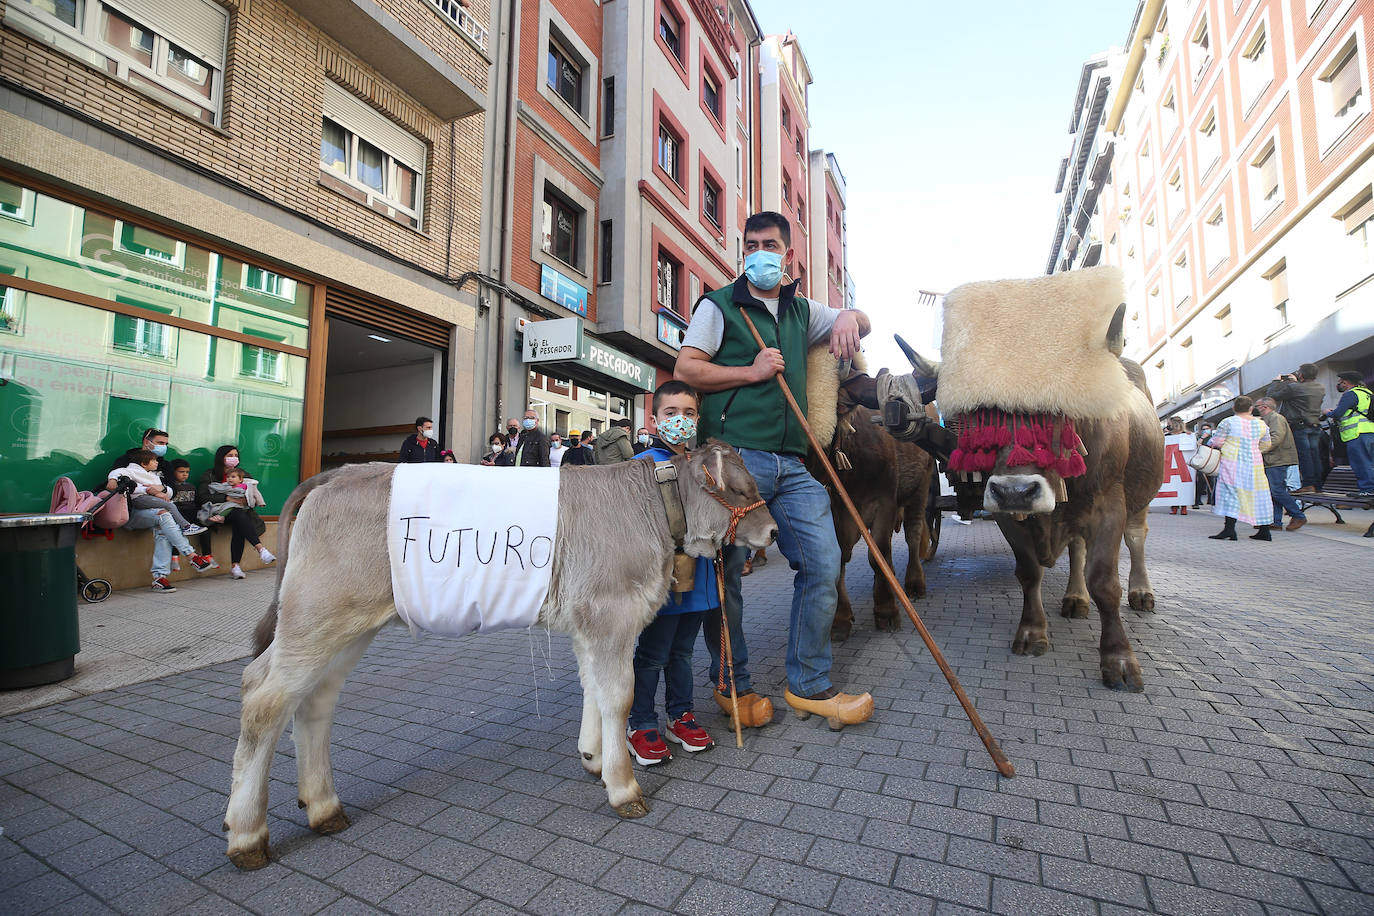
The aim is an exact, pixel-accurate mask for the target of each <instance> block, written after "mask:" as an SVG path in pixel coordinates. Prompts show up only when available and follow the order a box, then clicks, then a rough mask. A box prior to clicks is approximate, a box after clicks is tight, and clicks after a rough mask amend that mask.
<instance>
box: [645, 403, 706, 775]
mask: <svg viewBox="0 0 1374 916" xmlns="http://www.w3.org/2000/svg"><path fill="white" fill-rule="evenodd" d="M653 410H654V422H655V424H656V427H657V429H658V440H657V441H654V442H653V443H652V446H651V447H650V448H647V449H645V450H644V451H643V452H640V454H639V455H636V456H635V457H636V458H638V459H640V460H642V461H667V460H669V459H670V458H672V457H673V456H675V455H685V454H686V453H687V442H688V441H689V440H690V439H691V438H692V435H693V434H694V433H695V432H696V424H697V393H696V392H695V391H693V390H692V388H691V386H690V385H686V384H684V383H682V382H679V381H677V380H676V379H673V380H670V381H667V382H664V383H663V384H662V385H659V386H658V390H656V391H655V392H654V401H653ZM626 422H627V423H628V422H629V421H628V420H627V421H626ZM683 569H686V570H690V571H691V573H692V577H691V579H690V582H691V584H690V585H686V584H685V583H686V582H687V581H689V580H688V579H687V577H686V575H685V573H683V572H681V571H682V570H683ZM673 579H674V587H675V590H674V591H672V592H670V593H669V595H668V601H667V602H666V603H665V604H664V605H663V607H661V608H659V610H658V616H657V617H655V618H654V619H653V620H652V621H651V622H650V623H649V625H648V626H647V627H645V628H644V632H642V633H640V634H639V642H638V644H637V645H636V646H635V655H634V671H635V689H634V699H633V702H632V703H631V705H630V721H629V728H628V731H627V734H626V739H627V740H628V741H629V743H630V752H631V753H632V754H634V758H635V759H636V760H638V761H639V762H640V763H641V764H643V765H644V766H652V765H653V764H656V763H660V762H662V761H664V760H671V759H672V757H673V755H672V752H671V751H669V749H668V745H667V744H666V743H665V742H664V740H663V739H664V738H665V737H666V738H667V739H668V740H669V741H672V742H673V743H675V744H679V745H681V746H682V749H683V750H684V751H685V752H687V753H689V754H693V753H696V752H697V751H704V750H706V749H707V748H710V747H713V746H715V742H714V741H712V740H711V736H710V735H709V734H707V733H706V730H705V729H704V728H702V727H701V726H700V725H698V724H697V720H696V716H695V714H694V713H693V711H692V694H693V685H692V647H693V646H694V645H695V644H696V641H697V634H698V633H700V632H701V622H702V620H703V619H704V618H705V617H706V614H707V613H709V612H710V611H713V610H716V609H717V608H719V607H720V596H719V592H718V590H717V588H716V576H715V570H714V569H712V566H711V559H710V558H709V557H696V558H693V557H689V556H687V555H685V554H683V553H682V552H681V551H679V552H678V554H677V555H676V556H674V558H673ZM660 674H662V677H663V706H664V710H665V712H667V714H668V717H667V718H668V729H667V731H666V732H660V731H659V728H658V714H657V713H656V712H655V711H654V699H655V697H656V696H657V694H658V681H659V675H660Z"/></svg>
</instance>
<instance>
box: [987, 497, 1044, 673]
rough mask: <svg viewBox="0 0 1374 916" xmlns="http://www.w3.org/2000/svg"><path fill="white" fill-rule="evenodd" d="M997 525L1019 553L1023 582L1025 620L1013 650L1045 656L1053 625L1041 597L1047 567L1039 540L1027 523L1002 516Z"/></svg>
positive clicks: (1019, 577) (1018, 575) (1018, 576)
mask: <svg viewBox="0 0 1374 916" xmlns="http://www.w3.org/2000/svg"><path fill="white" fill-rule="evenodd" d="M997 525H998V527H999V528H1001V529H1002V534H1003V536H1005V537H1006V539H1007V543H1008V544H1010V545H1011V550H1012V553H1013V554H1015V555H1016V581H1017V582H1020V583H1021V622H1020V623H1019V624H1017V627H1016V638H1015V639H1013V640H1012V641H1011V651H1012V652H1013V653H1014V654H1016V655H1044V654H1045V653H1046V652H1048V651H1049V649H1050V624H1049V621H1048V620H1046V619H1045V605H1044V604H1043V603H1042V602H1041V599H1040V582H1041V580H1042V579H1043V578H1044V577H1045V570H1044V568H1043V567H1041V565H1040V561H1039V560H1038V559H1037V557H1036V551H1035V542H1034V540H1033V537H1032V534H1031V533H1030V532H1029V531H1027V530H1026V528H1025V526H1024V525H1022V524H1021V523H1019V522H1014V521H1012V520H1011V519H1007V518H1003V517H1001V516H998V518H997Z"/></svg>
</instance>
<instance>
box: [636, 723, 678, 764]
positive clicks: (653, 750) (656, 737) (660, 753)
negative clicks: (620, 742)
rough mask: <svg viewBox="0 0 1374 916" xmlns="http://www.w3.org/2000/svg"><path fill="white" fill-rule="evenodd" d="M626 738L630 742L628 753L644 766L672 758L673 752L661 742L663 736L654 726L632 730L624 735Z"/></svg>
mask: <svg viewBox="0 0 1374 916" xmlns="http://www.w3.org/2000/svg"><path fill="white" fill-rule="evenodd" d="M626 740H627V741H629V744H630V753H631V754H633V755H634V758H635V759H636V760H638V761H639V762H640V763H641V764H642V765H644V766H646V767H651V766H653V765H654V764H656V763H662V762H663V761H665V760H672V759H673V752H672V751H670V750H668V745H667V744H665V743H664V742H663V736H662V735H660V734H659V732H658V729H656V728H641V729H638V730H636V731H632V732H630V733H629V734H628V735H627V736H626Z"/></svg>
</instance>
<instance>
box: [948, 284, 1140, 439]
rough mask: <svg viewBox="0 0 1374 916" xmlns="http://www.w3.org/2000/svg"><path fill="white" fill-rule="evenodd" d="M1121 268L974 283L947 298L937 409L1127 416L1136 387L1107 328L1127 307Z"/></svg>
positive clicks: (1092, 417) (1075, 416) (1093, 417)
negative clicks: (1119, 309)
mask: <svg viewBox="0 0 1374 916" xmlns="http://www.w3.org/2000/svg"><path fill="white" fill-rule="evenodd" d="M1125 298H1126V297H1125V293H1124V290H1123V287H1122V281H1121V271H1120V270H1118V269H1117V268H1115V267H1092V268H1087V269H1085V270H1072V271H1067V272H1065V273H1057V274H1053V275H1051V276H1047V277H1036V278H1034V279H1029V280H990V281H985V282H980V283H967V284H965V285H963V286H960V287H958V288H956V289H954V290H951V291H950V292H949V294H948V295H947V296H945V330H944V339H943V341H942V344H941V347H940V356H941V359H942V360H943V362H942V364H941V366H940V389H939V396H938V403H939V406H940V411H941V412H942V413H944V414H945V415H946V416H949V415H954V414H961V413H967V412H969V411H972V410H976V409H977V408H980V407H997V408H1000V409H1002V410H1004V411H1008V412H1015V411H1021V412H1024V413H1044V414H1054V415H1061V416H1066V417H1070V418H1073V419H1079V420H1100V419H1106V418H1108V417H1113V416H1118V415H1120V413H1121V411H1122V409H1123V405H1125V404H1126V403H1128V401H1129V399H1130V398H1131V392H1132V387H1131V384H1130V382H1129V381H1128V380H1127V378H1126V372H1125V370H1124V369H1123V368H1122V366H1121V363H1120V362H1118V361H1117V357H1116V354H1115V353H1113V352H1112V351H1111V350H1110V349H1109V348H1108V345H1107V332H1108V329H1109V328H1110V326H1111V322H1112V318H1113V316H1114V315H1115V313H1116V309H1117V306H1119V305H1120V304H1121V303H1122V302H1124V301H1125Z"/></svg>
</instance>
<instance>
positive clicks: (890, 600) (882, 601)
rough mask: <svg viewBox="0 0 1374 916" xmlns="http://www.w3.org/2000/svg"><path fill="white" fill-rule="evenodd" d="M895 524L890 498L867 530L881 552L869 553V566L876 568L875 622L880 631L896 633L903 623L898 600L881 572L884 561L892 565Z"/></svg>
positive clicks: (895, 516)
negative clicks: (900, 618)
mask: <svg viewBox="0 0 1374 916" xmlns="http://www.w3.org/2000/svg"><path fill="white" fill-rule="evenodd" d="M896 523H897V512H896V507H895V506H894V505H893V503H892V502H891V500H883V501H881V502H880V503H879V504H878V506H877V511H876V512H875V513H874V514H873V524H872V525H870V526H869V529H868V530H869V533H870V534H872V535H873V542H874V543H875V544H877V545H878V553H876V554H875V553H873V551H871V550H870V551H869V552H868V565H869V566H871V567H872V568H873V625H874V626H875V627H876V628H877V629H878V631H879V632H881V633H895V632H896V631H897V630H898V629H899V627H900V625H901V624H900V621H899V620H898V619H897V600H896V598H894V597H893V595H892V588H891V586H889V585H888V584H887V577H886V576H884V575H883V572H882V567H883V564H882V561H883V560H886V561H887V565H888V568H891V567H892V529H893V527H894V526H895V525H896Z"/></svg>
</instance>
